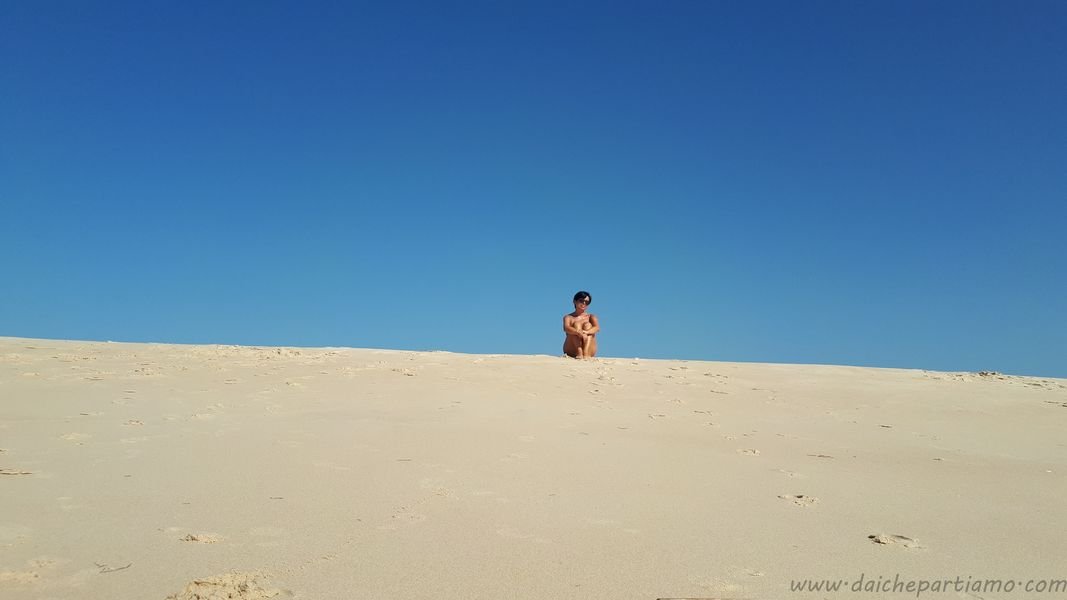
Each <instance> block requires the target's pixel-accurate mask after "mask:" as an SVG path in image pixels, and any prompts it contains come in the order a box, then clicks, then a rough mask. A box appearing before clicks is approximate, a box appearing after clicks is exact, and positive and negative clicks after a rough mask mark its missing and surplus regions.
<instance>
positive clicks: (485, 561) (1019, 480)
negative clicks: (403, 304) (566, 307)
mask: <svg viewBox="0 0 1067 600" xmlns="http://www.w3.org/2000/svg"><path fill="white" fill-rule="evenodd" d="M1064 532H1067V380H1062V379H1046V378H1027V377H1009V376H1004V375H999V374H995V373H986V374H977V373H939V372H928V371H918V370H899V369H873V368H854V367H835V366H808V365H774V364H744V363H722V362H696V361H661V360H645V359H630V358H625V359H623V358H603V359H596V360H593V361H575V360H570V359H564V358H559V357H555V356H502V355H464V354H453V353H447V352H403V351H378V350H356V349H341V348H323V349H302V348H301V349H296V348H253V347H236V346H189V345H162V344H126V343H105V342H70V341H54V340H30V339H19V338H0V598H4V599H5V600H22V599H86V598H92V599H96V598H100V599H109V600H111V599H125V598H129V599H133V598H138V599H158V600H164V599H167V598H174V599H178V600H194V599H207V598H241V599H247V600H252V599H255V600H260V599H265V598H297V599H300V598H304V599H308V600H310V599H316V600H320V599H334V598H336V599H364V598H365V599H405V600H411V599H418V598H425V599H430V598H433V599H447V598H456V599H459V598H463V599H468V598H487V599H490V598H491V599H498V598H509V599H510V598H518V599H526V598H528V599H535V598H536V599H539V600H540V599H549V598H552V599H556V598H612V599H626V598H632V599H635V600H636V599H656V598H766V599H771V598H839V597H840V598H844V597H852V598H883V597H884V598H893V597H898V598H904V597H914V595H911V596H908V595H906V594H895V595H894V594H878V593H875V594H870V593H868V594H860V595H857V594H848V593H844V592H843V593H840V594H836V595H835V594H826V593H801V592H791V591H790V582H791V581H792V580H799V579H803V578H814V579H846V580H848V581H852V580H854V579H856V578H858V577H859V576H860V575H861V574H863V575H864V576H865V577H866V578H868V579H870V578H877V577H883V578H884V577H888V578H892V577H893V576H894V575H898V574H899V576H900V577H902V578H909V579H916V580H918V579H923V578H927V579H945V578H955V577H957V576H960V577H963V578H967V577H975V578H993V577H996V578H1005V579H1007V578H1011V579H1013V580H1019V581H1026V580H1028V579H1032V578H1033V579H1048V578H1065V577H1067V570H1065V565H1067V537H1065V535H1064ZM923 597H934V598H970V597H984V598H1028V597H1039V596H1036V595H1026V594H1023V593H1021V592H1017V593H1014V594H968V593H954V592H950V593H941V594H928V595H926V596H923ZM1040 597H1047V598H1054V597H1067V594H1063V595H1056V594H1046V595H1044V596H1040Z"/></svg>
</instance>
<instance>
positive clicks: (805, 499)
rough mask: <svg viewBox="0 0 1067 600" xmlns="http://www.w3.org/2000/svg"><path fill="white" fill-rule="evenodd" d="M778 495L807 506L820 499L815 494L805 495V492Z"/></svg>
mask: <svg viewBox="0 0 1067 600" xmlns="http://www.w3.org/2000/svg"><path fill="white" fill-rule="evenodd" d="M778 497H779V498H781V499H782V500H789V501H790V502H792V503H793V504H796V505H797V506H803V507H805V508H807V507H809V506H812V505H814V504H815V503H817V502H818V501H819V499H818V498H816V497H814V496H805V495H804V494H782V495H781V496H778Z"/></svg>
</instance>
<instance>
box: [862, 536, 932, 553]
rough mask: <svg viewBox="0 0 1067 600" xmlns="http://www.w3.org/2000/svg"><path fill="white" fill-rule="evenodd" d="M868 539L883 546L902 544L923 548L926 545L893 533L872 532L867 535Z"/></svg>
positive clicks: (908, 546)
mask: <svg viewBox="0 0 1067 600" xmlns="http://www.w3.org/2000/svg"><path fill="white" fill-rule="evenodd" d="M867 539H869V540H871V543H874V544H878V545H881V546H894V545H896V546H902V547H904V548H909V549H911V548H923V547H924V546H923V545H922V544H920V543H919V540H917V539H914V538H910V537H907V536H903V535H897V534H892V533H872V534H871V535H868V536H867Z"/></svg>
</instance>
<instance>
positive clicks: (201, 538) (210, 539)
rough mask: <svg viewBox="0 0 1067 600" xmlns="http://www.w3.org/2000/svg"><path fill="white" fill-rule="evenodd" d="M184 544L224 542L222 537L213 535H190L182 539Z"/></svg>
mask: <svg viewBox="0 0 1067 600" xmlns="http://www.w3.org/2000/svg"><path fill="white" fill-rule="evenodd" d="M181 541H183V542H196V543H197V544H216V543H218V542H221V541H222V537H220V536H217V535H215V534H213V533H190V534H188V535H186V536H185V537H183V538H181Z"/></svg>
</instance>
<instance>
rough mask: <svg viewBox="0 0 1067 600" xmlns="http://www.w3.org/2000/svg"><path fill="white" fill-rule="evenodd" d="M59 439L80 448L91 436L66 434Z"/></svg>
mask: <svg viewBox="0 0 1067 600" xmlns="http://www.w3.org/2000/svg"><path fill="white" fill-rule="evenodd" d="M59 437H60V439H64V440H67V441H68V442H74V443H76V444H78V445H79V446H80V445H82V444H83V443H84V442H85V440H87V439H89V438H91V437H93V436H91V435H89V434H88V433H68V434H66V435H61V436H59Z"/></svg>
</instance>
